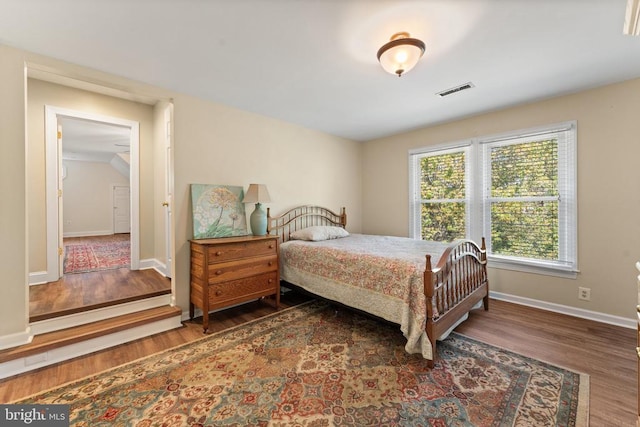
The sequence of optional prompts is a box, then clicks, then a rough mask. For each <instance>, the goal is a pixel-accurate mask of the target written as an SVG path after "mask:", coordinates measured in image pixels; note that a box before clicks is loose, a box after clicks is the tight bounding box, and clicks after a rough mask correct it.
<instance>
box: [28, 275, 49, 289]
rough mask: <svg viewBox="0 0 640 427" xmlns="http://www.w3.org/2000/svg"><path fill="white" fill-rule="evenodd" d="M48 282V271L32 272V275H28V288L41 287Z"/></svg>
mask: <svg viewBox="0 0 640 427" xmlns="http://www.w3.org/2000/svg"><path fill="white" fill-rule="evenodd" d="M48 281H49V272H48V271H34V272H33V273H29V286H33V285H42V284H43V283H47V282H48Z"/></svg>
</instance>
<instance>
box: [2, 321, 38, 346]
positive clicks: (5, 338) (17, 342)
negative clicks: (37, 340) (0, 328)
mask: <svg viewBox="0 0 640 427" xmlns="http://www.w3.org/2000/svg"><path fill="white" fill-rule="evenodd" d="M32 340H33V332H32V331H31V328H30V327H28V326H27V329H25V330H24V331H22V332H17V333H15V334H9V335H2V336H0V350H4V349H6V348H13V347H18V346H21V345H25V344H29V343H30V342H31V341H32Z"/></svg>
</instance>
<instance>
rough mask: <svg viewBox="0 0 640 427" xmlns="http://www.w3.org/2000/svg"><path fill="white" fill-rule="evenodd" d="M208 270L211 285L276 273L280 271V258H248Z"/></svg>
mask: <svg viewBox="0 0 640 427" xmlns="http://www.w3.org/2000/svg"><path fill="white" fill-rule="evenodd" d="M208 269H209V284H210V285H211V284H214V283H220V282H225V281H228V280H236V279H241V278H244V277H250V276H255V275H258V274H262V273H268V272H271V271H276V270H277V269H278V257H277V256H276V255H274V256H271V257H269V256H267V257H262V258H247V259H246V260H243V261H235V262H228V263H221V264H211V265H209V267H208Z"/></svg>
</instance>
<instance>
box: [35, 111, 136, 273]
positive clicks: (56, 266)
mask: <svg viewBox="0 0 640 427" xmlns="http://www.w3.org/2000/svg"><path fill="white" fill-rule="evenodd" d="M65 128H71V129H73V132H75V133H76V134H77V135H80V137H78V138H77V139H73V140H71V141H70V144H69V147H70V148H69V149H67V147H66V145H65V144H66V143H65V142H64V141H65V132H66V131H65ZM77 135H74V138H75V136H77ZM45 144H46V152H47V157H46V182H47V184H46V193H47V210H46V212H47V282H55V281H57V280H59V279H60V278H61V277H62V276H63V274H64V266H63V261H64V244H63V237H64V235H65V232H64V231H65V223H66V225H68V226H70V225H71V224H70V222H69V220H68V219H67V220H65V218H64V209H63V206H64V198H65V192H64V183H63V180H64V179H65V178H66V177H67V174H68V172H67V173H63V172H64V171H65V170H66V169H67V168H66V167H65V165H63V159H64V158H65V157H66V158H67V159H69V161H71V159H74V158H75V159H76V160H81V159H84V160H86V159H93V160H95V159H103V161H104V160H108V162H109V164H110V165H111V163H113V165H117V166H113V167H114V169H120V173H123V170H126V172H128V177H127V178H128V182H129V190H128V193H129V195H128V204H129V213H128V217H129V224H128V225H127V227H128V228H130V253H131V259H130V268H131V270H137V269H138V268H139V260H140V255H139V244H140V243H139V242H140V236H139V221H138V217H139V214H138V212H139V156H138V152H139V151H138V150H139V123H138V122H135V121H131V120H125V119H120V118H115V117H108V116H102V115H98V114H93V113H87V112H82V111H74V110H69V109H64V108H59V107H54V106H49V105H46V106H45ZM125 155H126V156H125ZM125 157H126V159H127V160H128V162H125V163H127V166H126V167H125V166H122V163H123V162H124V160H123V158H125ZM115 197H116V191H115V187H114V190H113V200H115ZM118 197H119V198H120V201H119V202H120V204H121V205H122V204H123V203H124V204H126V202H127V201H123V200H121V199H122V197H123V196H122V191H120V192H119V194H118ZM87 208H88V209H91V206H87ZM114 210H115V209H113V206H111V212H109V216H111V221H112V222H111V227H110V230H108V231H109V232H113V231H114V228H115V218H114V217H113V215H114ZM94 213H95V212H94ZM121 217H122V215H121ZM91 226H93V227H94V228H95V227H97V230H95V231H94V234H107V233H105V230H104V228H102V227H101V226H100V225H97V226H96V225H91ZM91 226H89V228H90V227H91ZM122 226H123V225H122V224H120V227H122ZM86 227H87V225H86V224H85V228H86ZM79 232H80V233H82V232H84V233H85V235H86V234H87V230H84V231H79ZM67 235H69V233H67Z"/></svg>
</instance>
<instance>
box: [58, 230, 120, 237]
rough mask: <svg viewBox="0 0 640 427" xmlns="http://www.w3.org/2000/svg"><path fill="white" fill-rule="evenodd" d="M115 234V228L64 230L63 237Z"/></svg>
mask: <svg viewBox="0 0 640 427" xmlns="http://www.w3.org/2000/svg"><path fill="white" fill-rule="evenodd" d="M111 234H113V230H97V231H69V232H66V231H65V232H63V233H62V237H93V236H109V235H111Z"/></svg>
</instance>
